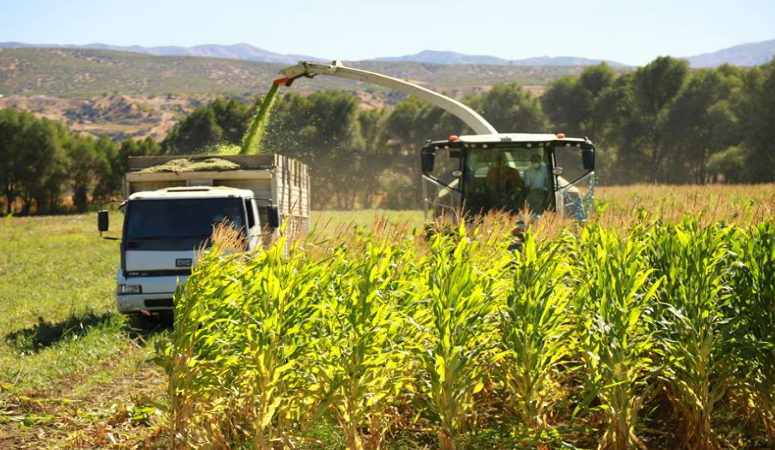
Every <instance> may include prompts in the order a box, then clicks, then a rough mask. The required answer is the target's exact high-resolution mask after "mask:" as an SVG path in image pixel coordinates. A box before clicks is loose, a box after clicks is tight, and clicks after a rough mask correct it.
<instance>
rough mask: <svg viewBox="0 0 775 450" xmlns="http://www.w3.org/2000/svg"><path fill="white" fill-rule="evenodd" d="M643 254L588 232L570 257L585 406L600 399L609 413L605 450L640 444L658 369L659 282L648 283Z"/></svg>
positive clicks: (633, 244) (605, 233) (608, 235)
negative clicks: (641, 415) (653, 315)
mask: <svg viewBox="0 0 775 450" xmlns="http://www.w3.org/2000/svg"><path fill="white" fill-rule="evenodd" d="M643 250H644V246H643V244H642V243H641V242H639V241H637V240H634V239H622V238H620V237H618V235H617V233H616V232H615V231H609V230H605V229H602V228H600V227H585V228H584V229H583V230H582V231H581V235H580V236H579V237H578V239H577V240H576V241H575V248H574V252H573V253H572V254H571V255H570V257H572V258H577V259H578V266H577V267H576V272H575V276H576V277H577V279H578V282H579V289H578V291H577V293H578V297H577V302H578V308H579V311H578V313H577V314H578V315H577V317H578V330H577V333H578V334H577V336H578V345H579V350H580V357H581V360H582V362H583V365H584V367H585V369H586V373H587V377H586V378H585V382H586V384H587V389H588V391H589V395H588V396H587V401H589V400H590V399H592V398H595V397H597V399H598V400H599V402H600V404H601V405H600V408H601V409H602V410H603V411H604V412H605V417H606V421H607V426H606V431H605V433H604V434H603V437H602V441H601V447H611V448H614V449H616V450H625V449H629V448H631V447H632V446H633V445H640V444H642V443H641V442H640V440H639V439H638V437H637V436H636V435H635V432H634V430H635V425H636V422H637V420H638V412H639V410H640V409H641V407H642V405H643V401H644V399H645V396H646V395H647V393H648V380H649V376H650V375H651V374H652V372H653V370H654V361H653V359H652V352H653V347H654V339H653V334H652V332H651V330H650V317H649V315H650V314H649V308H650V306H651V304H650V301H651V299H652V298H653V296H654V292H655V290H656V288H657V287H658V283H655V284H653V285H652V286H648V285H647V284H646V282H647V281H648V278H649V274H650V273H651V270H650V269H648V268H646V267H644V264H643V262H642V254H643Z"/></svg>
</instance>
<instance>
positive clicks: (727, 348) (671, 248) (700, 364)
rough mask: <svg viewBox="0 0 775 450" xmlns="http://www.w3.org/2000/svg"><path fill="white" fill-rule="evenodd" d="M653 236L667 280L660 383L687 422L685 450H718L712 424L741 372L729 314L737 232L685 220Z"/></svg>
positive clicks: (654, 262) (662, 303) (658, 264)
mask: <svg viewBox="0 0 775 450" xmlns="http://www.w3.org/2000/svg"><path fill="white" fill-rule="evenodd" d="M652 230H653V231H652V234H653V236H654V237H653V239H654V242H653V245H652V251H653V252H654V254H653V257H652V258H651V264H652V265H653V267H654V268H655V269H656V270H657V272H656V273H658V274H659V275H660V276H661V277H663V280H664V282H663V283H662V284H661V287H660V289H659V291H658V296H659V300H660V302H659V308H660V310H661V311H660V319H659V321H658V328H659V333H660V339H659V343H660V347H661V350H662V353H663V355H664V368H663V370H662V374H661V376H660V378H661V379H662V381H663V382H664V383H665V385H666V386H667V388H668V389H667V392H668V396H669V398H670V400H671V402H672V403H673V405H674V406H675V407H676V409H677V410H678V411H679V412H680V416H681V417H682V419H683V421H684V426H685V429H686V434H685V440H686V444H687V446H688V447H689V448H695V449H716V448H719V447H720V442H719V440H718V437H717V436H716V433H715V432H714V431H713V427H712V423H711V418H712V415H713V412H714V410H715V407H716V405H717V404H718V403H719V402H720V401H721V399H722V398H723V397H724V395H725V394H726V392H727V389H728V388H729V386H730V383H731V382H732V381H733V379H732V378H733V376H734V374H735V371H736V369H737V366H736V361H737V359H736V355H735V353H736V348H735V346H736V342H737V341H738V340H737V339H734V331H735V330H734V327H735V321H733V318H731V317H727V315H726V314H725V313H724V304H725V303H726V302H728V301H729V298H730V293H731V290H730V287H729V286H727V285H726V284H725V272H726V269H727V268H728V267H731V266H732V264H731V263H730V262H731V261H730V260H731V259H732V258H733V256H734V255H733V254H732V253H731V252H729V251H728V249H727V242H730V241H732V240H733V239H735V237H736V236H735V234H734V229H733V228H729V227H726V228H725V227H707V228H704V229H700V228H699V226H698V225H697V222H696V221H690V220H686V221H684V222H683V223H682V224H681V225H678V226H657V227H654V228H653V229H652Z"/></svg>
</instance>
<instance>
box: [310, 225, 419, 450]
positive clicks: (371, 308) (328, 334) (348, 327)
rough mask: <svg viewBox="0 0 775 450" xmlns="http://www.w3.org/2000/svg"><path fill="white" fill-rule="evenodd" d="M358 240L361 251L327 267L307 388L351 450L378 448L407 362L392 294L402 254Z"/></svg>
mask: <svg viewBox="0 0 775 450" xmlns="http://www.w3.org/2000/svg"><path fill="white" fill-rule="evenodd" d="M363 239H364V240H365V242H361V243H353V245H355V246H357V247H358V248H359V249H360V251H353V249H352V248H351V249H349V251H348V249H347V247H340V248H338V249H337V250H336V251H335V253H334V255H333V256H332V257H331V258H330V260H329V261H328V262H327V264H326V269H325V272H326V274H327V277H326V278H325V280H324V281H325V282H326V284H325V286H324V287H322V290H323V292H322V295H321V297H322V298H321V303H320V305H319V308H320V309H321V314H320V326H319V334H320V336H321V339H319V340H318V341H317V344H316V348H317V363H316V366H317V370H315V372H314V373H315V378H316V381H317V382H316V383H315V385H314V386H313V388H312V390H313V392H316V393H318V395H319V396H320V397H321V400H320V403H321V404H325V405H328V406H329V408H330V410H331V411H332V413H333V416H334V417H335V418H336V420H337V422H338V423H339V424H340V426H341V428H342V431H343V433H344V435H345V441H346V443H347V447H348V448H349V449H352V450H361V449H369V450H373V449H379V448H380V447H381V445H382V444H383V441H384V437H385V434H386V433H387V431H389V428H390V425H391V423H392V422H393V420H394V416H395V414H391V412H390V411H389V408H390V407H391V406H393V404H394V403H395V399H396V397H397V396H398V395H399V392H400V391H401V386H402V385H403V383H404V381H405V376H404V367H405V364H406V363H407V361H406V358H405V356H404V355H405V354H404V353H403V352H402V351H400V348H399V343H400V342H399V341H400V340H402V339H403V337H402V335H403V334H404V333H402V331H404V330H403V324H402V322H403V321H402V317H401V315H400V310H399V309H398V308H397V306H398V301H397V296H398V295H400V292H399V291H397V289H396V286H397V283H396V280H397V279H400V278H401V275H402V274H401V273H400V272H399V270H400V268H401V267H402V262H403V261H402V259H403V258H405V257H407V256H406V255H403V252H402V251H401V249H402V246H401V245H400V244H394V243H393V242H391V241H389V240H387V239H379V240H375V239H373V238H363ZM408 257H411V254H410V255H408Z"/></svg>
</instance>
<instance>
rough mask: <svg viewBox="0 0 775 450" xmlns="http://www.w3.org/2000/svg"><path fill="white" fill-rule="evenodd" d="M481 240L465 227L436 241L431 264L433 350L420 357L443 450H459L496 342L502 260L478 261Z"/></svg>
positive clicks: (428, 274) (429, 346) (427, 267)
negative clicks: (492, 341) (485, 355)
mask: <svg viewBox="0 0 775 450" xmlns="http://www.w3.org/2000/svg"><path fill="white" fill-rule="evenodd" d="M478 244H479V243H478V242H477V241H476V240H469V239H468V237H467V236H466V230H465V225H464V224H461V226H460V228H459V231H458V234H457V236H455V237H454V238H451V237H449V236H445V235H442V234H437V235H435V236H434V237H433V239H432V242H431V248H430V252H431V254H430V260H429V262H428V264H426V265H425V276H426V285H427V290H428V291H427V295H428V297H429V302H430V304H429V307H430V310H431V314H430V317H429V318H430V323H429V333H430V339H429V341H430V342H428V344H427V347H426V348H425V349H424V350H423V351H420V352H419V354H418V356H419V359H420V361H421V364H422V366H423V367H424V370H425V372H426V374H427V380H426V381H427V385H426V395H427V406H428V409H429V410H430V411H431V412H432V413H433V414H434V415H435V416H436V417H437V418H438V420H439V442H440V447H441V448H442V449H443V450H455V449H457V448H458V445H459V444H458V441H459V438H460V434H461V433H462V432H463V431H464V430H465V425H466V417H467V415H468V414H469V413H470V412H471V409H472V407H473V396H474V394H476V393H477V392H479V391H480V390H482V388H483V387H484V383H483V380H482V377H481V364H482V362H483V361H481V359H482V358H481V356H482V353H483V352H485V351H486V350H487V349H488V348H489V347H490V346H491V344H489V343H488V339H487V338H488V334H490V333H491V328H492V323H493V317H492V316H493V313H494V311H495V308H496V306H497V305H496V303H495V299H494V292H495V280H496V279H497V276H498V273H499V271H500V269H501V267H500V266H501V264H499V262H498V261H497V260H487V261H476V254H477V251H478Z"/></svg>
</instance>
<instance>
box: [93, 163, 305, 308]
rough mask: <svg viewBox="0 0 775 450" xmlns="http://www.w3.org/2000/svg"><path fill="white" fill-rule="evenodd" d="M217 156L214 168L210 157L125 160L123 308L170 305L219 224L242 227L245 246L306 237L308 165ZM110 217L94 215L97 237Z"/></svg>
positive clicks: (119, 275)
mask: <svg viewBox="0 0 775 450" xmlns="http://www.w3.org/2000/svg"><path fill="white" fill-rule="evenodd" d="M218 158H219V159H221V161H219V162H217V165H216V166H213V161H212V157H209V156H207V155H197V156H183V157H180V156H177V157H174V156H144V157H130V158H129V171H128V172H127V173H126V174H125V175H124V199H125V200H124V201H123V202H122V203H121V208H120V209H121V210H122V211H123V213H124V217H123V224H124V227H123V230H122V232H121V238H120V240H121V243H120V246H119V248H120V252H121V265H120V267H119V268H118V270H117V272H116V303H117V306H118V310H119V311H120V312H123V313H135V312H142V311H148V312H155V311H164V310H171V309H173V307H174V305H173V297H174V294H175V290H176V289H177V287H178V285H179V284H182V283H184V282H185V281H186V279H187V278H188V276H189V275H190V274H191V270H192V269H193V267H194V266H195V265H196V263H197V260H198V258H199V254H200V252H201V251H206V250H207V248H208V247H209V246H210V245H211V242H210V237H211V235H212V232H213V229H214V227H215V226H218V225H219V224H226V225H229V226H232V227H234V228H235V229H236V230H239V232H240V233H242V235H243V237H244V242H245V246H246V248H245V250H247V251H252V250H256V249H258V248H262V247H265V246H267V245H271V244H272V243H273V242H274V241H275V240H276V238H277V237H278V236H279V234H280V233H283V234H284V235H285V236H287V237H288V238H289V239H290V240H293V239H304V237H305V236H306V234H307V232H308V230H309V195H308V194H309V174H308V169H307V166H306V165H304V164H301V163H299V162H298V161H294V160H292V159H289V158H285V157H283V156H280V155H224V156H219V157H218ZM183 163H185V164H183ZM182 167H193V169H181V168H182ZM168 168H170V169H168ZM108 214H109V213H108V211H107V210H103V211H100V212H99V216H98V229H99V231H100V233H101V234H102V233H105V232H107V231H108V225H109V217H108ZM281 225H282V226H281ZM109 239H116V238H115V237H112V238H110V237H109Z"/></svg>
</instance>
